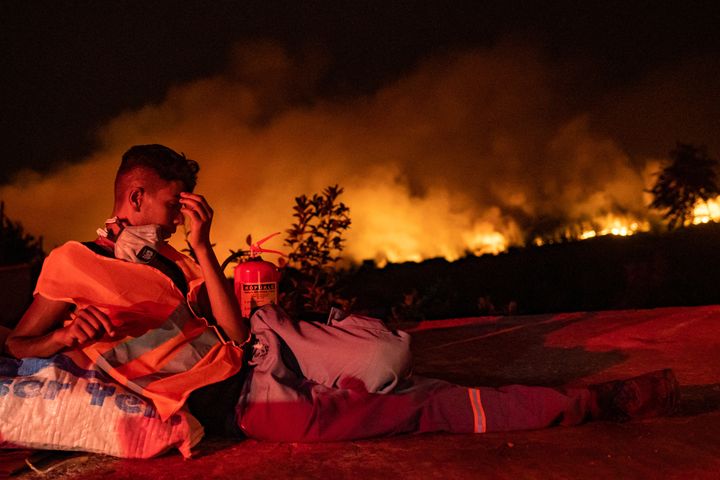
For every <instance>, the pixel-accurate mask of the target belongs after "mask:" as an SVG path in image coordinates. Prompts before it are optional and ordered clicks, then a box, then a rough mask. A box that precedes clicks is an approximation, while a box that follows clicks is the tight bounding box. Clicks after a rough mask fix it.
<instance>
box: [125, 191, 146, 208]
mask: <svg viewBox="0 0 720 480" xmlns="http://www.w3.org/2000/svg"><path fill="white" fill-rule="evenodd" d="M129 195H130V197H129V198H130V205H131V206H132V209H133V210H134V211H136V212H139V211H140V207H141V206H142V203H143V200H144V197H145V189H144V188H142V187H134V188H132V189H131V190H130V193H129Z"/></svg>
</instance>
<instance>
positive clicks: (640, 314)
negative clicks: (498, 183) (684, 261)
mask: <svg viewBox="0 0 720 480" xmlns="http://www.w3.org/2000/svg"><path fill="white" fill-rule="evenodd" d="M411 330H412V333H413V351H414V353H415V356H416V373H418V374H422V375H426V376H435V377H439V378H444V379H447V380H451V381H454V382H457V383H461V384H465V385H489V386H499V385H506V384H512V383H524V384H530V385H547V386H558V385H567V384H571V385H584V384H588V383H593V382H598V381H604V380H609V379H612V378H618V377H627V376H633V375H636V374H639V373H643V372H645V371H649V370H654V369H659V368H666V367H671V368H673V369H674V370H675V372H676V374H677V376H678V379H679V381H680V383H681V385H682V403H681V410H680V412H679V413H678V414H677V415H675V416H673V417H669V418H661V419H652V420H645V421H641V422H629V423H624V424H615V423H605V422H594V423H588V424H585V425H582V426H579V427H565V428H564V427H557V428H550V429H546V430H539V431H523V432H512V433H488V434H483V435H450V434H430V435H417V436H399V437H394V438H386V439H378V440H368V441H357V442H343V443H326V444H278V443H268V442H257V441H254V440H243V441H239V442H238V441H230V440H226V439H220V438H206V439H205V440H203V442H201V444H200V445H199V446H198V447H197V449H196V451H195V455H194V457H193V458H192V459H191V460H183V459H182V457H181V456H180V455H179V454H178V453H176V452H175V453H169V454H166V455H164V456H162V457H159V458H155V459H151V460H144V461H138V460H119V459H114V458H110V457H105V456H100V455H79V456H77V457H74V458H73V459H72V461H70V462H68V463H66V464H65V465H62V466H59V467H57V468H56V469H55V470H52V471H51V472H49V473H48V474H46V475H45V476H44V477H43V478H49V479H69V478H73V479H91V478H92V479H94V478H98V477H103V478H108V479H132V480H139V479H153V480H161V479H172V480H181V479H186V478H187V479H189V478H252V479H265V478H267V479H278V478H298V479H315V478H318V479H319V478H323V479H345V478H363V479H369V478H423V479H425V478H429V479H432V478H442V479H455V478H480V477H481V476H482V477H486V478H501V479H502V478H508V479H509V478H513V479H516V478H527V479H533V478H543V479H545V478H558V479H563V478H572V479H575V478H638V479H653V478H670V479H672V478H683V479H687V478H719V477H720V473H718V472H720V435H718V432H720V306H710V307H693V308H663V309H654V310H635V311H616V312H588V313H577V314H559V315H540V316H517V317H482V318H470V319H456V320H445V321H431V322H424V323H421V324H419V325H415V326H413V327H412V328H411ZM38 477H39V476H38V474H36V473H33V472H27V473H22V474H20V475H17V476H16V477H14V478H18V479H30V478H38Z"/></svg>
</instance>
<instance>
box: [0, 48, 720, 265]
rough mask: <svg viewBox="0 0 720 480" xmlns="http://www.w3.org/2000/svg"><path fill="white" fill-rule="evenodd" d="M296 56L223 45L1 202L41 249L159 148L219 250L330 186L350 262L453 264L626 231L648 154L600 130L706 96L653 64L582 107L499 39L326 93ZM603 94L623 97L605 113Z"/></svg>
mask: <svg viewBox="0 0 720 480" xmlns="http://www.w3.org/2000/svg"><path fill="white" fill-rule="evenodd" d="M311 60H312V58H291V57H289V56H288V55H287V54H286V52H284V51H283V50H282V49H280V48H278V47H276V46H273V45H269V44H253V45H245V46H242V47H239V48H238V49H237V51H236V52H235V56H234V58H233V61H232V62H231V66H230V68H229V69H228V71H227V72H226V73H224V74H221V75H217V76H214V77H211V78H206V79H202V80H198V81H194V82H190V83H187V84H183V85H178V86H176V87H175V88H173V89H171V90H170V91H169V92H168V93H167V96H166V98H165V99H164V101H162V102H161V103H159V104H153V105H147V106H145V107H144V108H141V109H139V110H136V111H129V112H126V113H124V114H122V115H120V116H118V117H117V118H115V119H114V120H113V121H111V122H110V123H109V124H107V125H106V126H104V127H103V128H102V129H101V130H100V133H99V135H100V139H101V144H102V146H101V148H99V149H98V150H97V152H95V153H94V154H93V155H91V156H90V157H88V158H86V159H84V160H83V161H81V162H77V163H75V164H73V165H69V166H67V167H66V168H64V169H61V170H59V171H57V172H55V173H53V174H50V175H46V176H40V175H38V174H34V173H25V174H23V175H21V176H20V177H18V178H17V180H16V181H15V183H13V184H12V185H7V186H4V187H1V188H0V197H2V198H3V199H4V200H5V202H6V205H7V209H8V213H9V214H10V215H11V216H12V217H13V218H17V219H19V220H21V221H22V222H23V224H24V225H25V226H26V228H27V229H28V230H29V231H32V232H37V233H41V234H43V235H44V237H45V239H46V242H45V245H46V247H48V248H51V247H53V246H55V245H57V244H59V243H61V242H64V241H66V240H68V239H71V238H79V239H88V238H91V237H92V236H93V235H94V232H95V229H96V228H97V227H98V226H99V225H101V224H102V222H103V221H104V220H105V218H107V217H108V216H109V215H110V209H111V206H112V200H111V189H110V186H111V185H112V179H113V176H114V172H115V169H116V166H117V164H118V162H119V158H120V156H121V155H122V153H123V151H125V150H126V149H127V148H128V147H129V146H131V145H133V144H143V143H163V144H166V145H168V146H171V147H172V148H174V149H176V150H178V151H182V152H185V153H186V154H187V155H188V156H189V157H190V158H193V159H196V160H198V161H199V162H200V165H201V171H200V182H199V184H198V192H199V193H203V194H205V195H206V196H207V197H208V200H209V201H210V203H211V204H212V205H213V206H214V208H215V211H216V212H217V213H216V219H215V227H214V234H213V241H214V242H216V243H217V248H218V252H219V255H220V256H221V257H222V256H223V254H224V252H227V251H228V249H230V248H238V247H239V246H241V245H242V241H243V239H244V238H245V236H246V235H247V234H248V233H250V232H252V233H253V234H254V235H255V236H260V235H262V234H265V233H270V232H274V231H278V230H284V229H286V228H288V226H289V225H290V223H291V221H292V219H291V207H292V203H293V198H294V197H295V196H297V195H300V194H303V193H306V194H310V193H313V192H317V191H320V190H321V189H322V188H323V187H325V186H326V185H331V184H336V183H338V184H340V185H342V186H343V187H344V188H345V194H344V198H343V201H344V202H345V203H346V204H347V205H348V206H349V207H350V209H351V216H352V220H353V225H352V228H351V230H350V231H349V233H348V241H347V249H346V253H347V255H348V256H349V257H350V258H351V259H353V260H355V261H361V260H363V259H374V260H376V261H378V262H379V263H384V262H387V261H390V262H401V261H419V260H422V259H426V258H431V257H437V256H442V257H445V258H447V259H450V260H453V259H456V258H459V257H461V256H462V255H464V254H465V253H466V252H471V253H475V254H482V253H497V252H501V251H503V250H505V249H507V248H508V247H509V246H511V245H524V244H530V243H533V242H535V243H542V242H550V241H557V240H561V239H565V238H577V239H582V238H590V237H593V236H599V235H606V234H611V235H631V234H633V233H635V232H638V231H644V230H648V229H650V228H651V226H652V225H653V224H656V223H657V222H658V217H653V216H651V213H650V212H649V211H648V208H647V205H648V203H649V198H648V195H647V193H644V192H645V191H646V190H647V188H648V187H649V186H650V185H651V184H652V181H653V180H654V176H653V175H654V173H655V172H657V170H658V169H659V165H660V161H661V159H660V158H658V157H659V155H658V154H656V153H650V152H651V149H637V148H636V149H635V150H633V151H630V150H628V149H627V148H626V147H624V145H625V144H626V143H628V142H626V141H621V139H619V138H616V137H615V136H614V134H613V133H612V131H613V129H612V128H609V127H608V125H614V122H615V121H616V120H617V119H618V118H620V117H619V116H621V115H624V114H625V113H624V112H625V110H624V109H625V107H626V106H628V105H641V106H642V107H643V108H645V109H646V110H647V109H653V108H655V107H654V106H652V105H650V104H649V103H647V102H654V100H649V101H648V100H647V99H648V98H650V99H654V98H655V94H656V93H657V92H663V91H666V90H667V89H671V88H674V89H676V91H677V93H678V95H679V94H680V93H682V94H683V95H684V97H683V98H689V97H692V98H693V99H694V98H696V96H697V97H702V96H703V95H704V93H706V92H703V91H702V88H700V87H698V86H697V85H694V84H693V78H695V75H694V73H695V70H694V68H695V67H694V66H693V65H694V64H693V65H690V66H678V67H676V69H675V70H676V71H675V72H674V73H675V75H679V76H680V77H681V78H686V79H688V81H687V82H685V83H682V84H678V85H675V84H673V85H670V86H669V85H668V83H667V82H666V81H665V77H660V76H651V77H649V78H647V79H645V81H644V82H642V83H641V84H638V85H635V86H633V88H629V89H627V90H626V91H622V92H606V94H605V96H599V97H596V99H595V100H593V101H592V102H589V103H588V102H584V103H583V102H580V101H579V100H578V99H573V98H572V96H569V95H568V93H567V92H568V91H569V89H570V90H571V89H573V88H578V89H582V88H586V87H587V83H584V82H587V81H588V80H587V79H586V76H585V74H584V72H583V71H581V69H579V68H574V67H572V68H570V66H568V65H558V64H554V63H553V62H551V61H549V60H547V59H545V58H544V57H543V55H542V54H541V53H539V52H538V51H537V50H535V49H533V48H527V47H522V46H514V45H510V46H508V45H506V46H498V47H496V48H493V49H483V50H475V51H469V52H461V53H448V54H446V55H444V56H438V57H435V58H431V59H427V60H426V61H425V62H423V63H422V64H420V65H418V66H417V68H416V70H415V71H414V72H412V73H410V74H408V75H406V76H404V77H401V78H398V79H396V80H395V81H394V83H392V84H390V85H387V86H385V87H383V88H381V89H379V90H377V91H375V92H374V93H373V94H369V95H364V96H359V97H344V98H333V99H327V98H322V97H319V96H317V95H316V85H315V80H316V78H317V77H318V76H319V75H318V74H317V73H318V72H316V71H314V70H313V69H312V68H308V65H317V64H319V63H320V64H321V63H322V62H317V61H311ZM696 87H697V91H696V90H694V89H695V88H696ZM619 97H622V98H623V99H624V100H623V103H622V104H623V105H624V106H623V107H618V108H615V105H616V100H617V98H619ZM643 102H646V103H643ZM691 103H692V102H691ZM675 107H676V110H678V109H679V110H682V109H683V108H684V104H678V105H676V106H675ZM706 108H707V109H710V107H706ZM705 113H706V114H707V115H708V116H709V115H710V114H711V113H713V112H711V111H709V110H708V111H707V112H705ZM654 119H655V117H653V116H648V118H647V120H646V121H645V122H644V123H642V124H640V123H638V124H636V125H635V126H634V128H635V129H637V130H638V132H637V133H638V138H642V137H643V136H647V132H648V131H649V130H651V129H655V130H657V131H658V135H662V134H663V131H662V129H663V128H665V129H666V130H665V133H667V128H669V127H668V126H667V121H661V120H657V122H656V121H655V120H654ZM663 122H664V123H663ZM698 122H701V120H698ZM673 132H675V130H673ZM683 133H684V130H683V131H679V132H675V133H673V134H672V135H681V134H683ZM627 135H629V133H628V134H626V135H625V136H627ZM668 135H669V134H668ZM654 138H661V137H660V136H657V137H654ZM668 138H670V139H671V140H670V141H674V138H673V137H672V136H669V137H668ZM668 138H662V141H667V140H668ZM690 140H692V138H690ZM629 143H633V142H629ZM635 144H637V142H635ZM669 146H671V145H662V148H660V150H661V151H667V149H668V148H669ZM701 208H708V209H710V210H709V211H707V212H706V213H702V212H701V211H700V209H701ZM696 218H697V221H703V219H707V221H709V220H710V219H711V218H718V203H717V202H710V203H709V204H708V205H707V206H702V205H700V206H698V210H697V212H696ZM175 242H176V243H177V244H182V238H178V239H175ZM272 247H275V248H277V247H278V245H273V246H272Z"/></svg>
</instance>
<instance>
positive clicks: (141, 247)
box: [97, 217, 164, 263]
mask: <svg viewBox="0 0 720 480" xmlns="http://www.w3.org/2000/svg"><path fill="white" fill-rule="evenodd" d="M113 223H115V224H118V225H119V222H118V219H117V217H113V218H110V219H108V220H106V221H105V225H106V227H105V228H99V229H98V230H97V234H98V235H99V236H101V237H105V238H108V239H110V240H112V238H110V237H111V234H110V233H109V232H108V228H107V225H108V224H113ZM163 242H164V240H163V239H162V236H161V229H160V225H128V226H126V227H124V228H123V229H122V230H121V231H120V234H119V235H118V236H117V238H115V258H117V259H120V260H126V261H128V262H133V263H149V262H150V261H152V259H153V258H155V256H156V255H157V252H158V249H159V246H160V245H161V244H162V243H163Z"/></svg>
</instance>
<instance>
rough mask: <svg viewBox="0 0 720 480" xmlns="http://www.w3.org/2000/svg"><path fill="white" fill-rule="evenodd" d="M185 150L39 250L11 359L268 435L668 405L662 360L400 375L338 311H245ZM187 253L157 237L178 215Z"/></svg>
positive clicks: (377, 324) (156, 158)
mask: <svg viewBox="0 0 720 480" xmlns="http://www.w3.org/2000/svg"><path fill="white" fill-rule="evenodd" d="M197 171H198V166H197V163H196V162H194V161H192V160H189V159H186V158H185V156H184V155H180V154H178V153H176V152H174V151H173V150H171V149H169V148H167V147H164V146H162V145H140V146H134V147H132V148H131V149H130V150H128V152H126V153H125V154H124V155H123V160H122V163H121V166H120V169H119V170H118V174H117V177H116V182H115V204H114V208H113V214H112V217H111V218H110V219H109V220H107V221H106V224H105V227H104V228H102V229H100V230H99V231H98V233H99V236H98V238H97V239H96V240H95V241H94V242H85V243H78V242H68V243H66V244H65V245H63V246H61V247H59V248H57V249H56V250H54V251H53V252H52V253H51V254H50V255H49V257H48V258H47V260H46V262H45V264H44V266H43V269H42V272H41V275H40V278H39V280H38V285H37V288H36V291H35V299H34V301H33V303H32V305H31V306H30V308H29V309H28V311H27V312H26V314H25V315H24V316H23V318H22V319H21V321H20V323H19V324H18V326H17V328H16V329H15V330H14V331H13V332H12V333H11V334H10V336H9V337H8V339H7V345H6V348H7V352H9V353H10V354H11V355H13V356H15V357H18V358H22V357H30V356H40V357H42V356H49V355H53V354H55V353H58V352H63V351H67V350H73V351H78V350H80V351H82V352H83V353H84V354H86V355H88V357H90V358H91V359H92V360H93V361H94V362H95V363H96V365H97V366H98V367H99V368H101V369H102V370H104V371H106V372H107V373H108V374H109V375H110V376H112V377H113V378H114V379H115V380H116V381H118V382H119V383H121V384H123V385H126V386H128V387H129V388H131V389H133V390H134V391H136V392H137V393H139V394H141V395H143V396H145V397H146V398H148V399H149V400H151V401H152V402H153V403H154V404H155V405H156V408H157V410H158V412H159V413H160V414H161V416H163V418H166V417H167V416H169V415H171V414H172V413H173V412H175V411H177V409H179V408H180V407H181V406H182V405H183V403H184V402H185V401H187V400H188V397H189V405H190V408H191V411H192V412H193V414H195V415H196V416H197V417H198V418H199V419H200V420H201V422H203V423H204V425H205V426H206V427H207V429H208V430H210V431H211V432H221V433H229V434H237V433H242V434H245V435H247V436H250V437H254V438H258V439H267V440H273V441H292V442H297V441H333V440H350V439H359V438H369V437H377V436H386V435H393V434H399V433H419V432H431V431H447V432H455V433H471V432H476V433H482V432H490V431H507V430H520V429H535V428H543V427H548V426H551V425H556V424H562V425H575V424H579V423H581V422H584V421H587V420H593V419H610V420H627V419H630V418H646V417H650V416H657V415H664V414H668V413H671V412H672V411H673V410H674V409H675V407H676V406H677V402H678V385H677V381H676V379H675V377H674V375H673V373H672V372H671V371H670V370H662V371H658V372H652V373H650V374H646V375H643V376H640V377H636V378H633V379H629V380H626V381H615V382H608V383H604V384H599V385H591V386H589V387H587V388H567V389H554V388H546V387H528V386H522V385H510V386H506V387H501V388H491V387H482V386H481V387H464V386H460V385H455V384H451V383H449V382H445V381H443V380H438V379H430V378H423V377H419V376H416V375H412V374H411V370H412V362H411V358H410V349H409V340H410V337H409V335H408V334H407V333H405V332H399V331H391V330H390V329H388V328H387V327H386V326H385V325H384V324H383V322H381V321H380V320H377V319H373V318H369V317H364V316H361V315H354V314H347V313H345V312H341V311H337V310H334V311H333V312H331V314H330V321H329V323H328V324H321V323H315V322H302V321H296V320H294V319H291V318H289V317H288V316H287V315H286V314H285V312H283V311H282V309H280V308H279V307H277V306H275V305H268V306H265V307H262V308H260V309H259V310H257V311H256V312H255V313H254V314H253V315H252V317H251V318H250V319H249V320H248V319H244V318H242V316H241V314H240V311H239V307H238V304H237V301H236V299H235V298H234V296H233V294H232V291H231V289H230V288H229V285H228V283H227V282H226V280H225V278H224V277H223V274H222V272H221V271H220V268H219V266H218V262H217V258H216V257H215V254H214V253H213V251H212V248H211V243H210V229H211V223H212V218H213V211H212V209H211V208H210V206H209V204H208V202H207V201H206V200H205V198H204V197H203V196H201V195H198V194H195V193H193V189H194V186H195V183H196V174H197ZM183 217H185V218H187V219H188V221H189V224H190V233H189V236H188V240H189V242H190V245H191V246H192V247H193V250H194V251H195V254H196V256H197V260H198V262H197V263H196V262H194V261H193V260H192V259H190V258H188V257H186V256H184V255H182V254H181V253H180V252H178V251H176V250H174V249H173V248H172V247H170V246H169V245H168V244H167V239H168V238H169V237H170V236H171V235H172V234H173V233H174V232H175V230H176V228H177V226H178V225H180V224H182V223H183Z"/></svg>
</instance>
